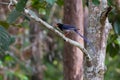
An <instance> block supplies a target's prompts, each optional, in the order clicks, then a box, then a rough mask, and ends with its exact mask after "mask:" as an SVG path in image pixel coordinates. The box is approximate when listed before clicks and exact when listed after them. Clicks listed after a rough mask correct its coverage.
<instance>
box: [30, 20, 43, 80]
mask: <svg viewBox="0 0 120 80" xmlns="http://www.w3.org/2000/svg"><path fill="white" fill-rule="evenodd" d="M30 35H31V37H30V42H31V43H32V44H34V45H33V46H32V47H31V54H32V65H33V66H32V67H33V68H34V69H35V72H34V73H33V75H32V78H31V80H43V68H42V65H41V60H42V59H41V57H42V45H43V44H42V39H41V35H42V32H41V30H40V27H39V24H38V23H36V22H34V21H31V22H30Z"/></svg>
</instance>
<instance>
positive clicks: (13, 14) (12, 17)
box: [7, 0, 27, 24]
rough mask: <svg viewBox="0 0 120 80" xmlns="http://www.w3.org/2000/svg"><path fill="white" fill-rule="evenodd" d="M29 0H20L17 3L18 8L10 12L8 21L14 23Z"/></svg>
mask: <svg viewBox="0 0 120 80" xmlns="http://www.w3.org/2000/svg"><path fill="white" fill-rule="evenodd" d="M26 3H27V0H19V2H18V3H17V5H16V8H15V9H14V10H13V11H12V12H11V13H10V14H9V16H8V18H7V22H8V23H9V24H10V23H13V22H14V21H16V19H17V18H18V17H19V16H20V15H21V12H22V11H23V10H24V8H25V5H26Z"/></svg>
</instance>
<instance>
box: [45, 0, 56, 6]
mask: <svg viewBox="0 0 120 80" xmlns="http://www.w3.org/2000/svg"><path fill="white" fill-rule="evenodd" d="M46 2H47V3H49V4H51V5H53V4H54V2H55V0H46Z"/></svg>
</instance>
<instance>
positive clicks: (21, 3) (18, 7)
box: [16, 0, 28, 12]
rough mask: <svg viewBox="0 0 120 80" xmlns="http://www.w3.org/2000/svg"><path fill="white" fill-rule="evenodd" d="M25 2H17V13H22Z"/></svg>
mask: <svg viewBox="0 0 120 80" xmlns="http://www.w3.org/2000/svg"><path fill="white" fill-rule="evenodd" d="M27 1H28V0H19V2H18V3H17V5H16V10H17V11H19V12H22V11H23V10H24V8H25V5H26V3H27Z"/></svg>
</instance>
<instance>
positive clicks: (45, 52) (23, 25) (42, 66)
mask: <svg viewBox="0 0 120 80" xmlns="http://www.w3.org/2000/svg"><path fill="white" fill-rule="evenodd" d="M119 1H120V0H119ZM24 2H25V3H24ZM26 2H27V3H26ZM93 3H94V4H95V5H98V4H99V2H98V0H93ZM63 4H64V0H28V1H27V0H19V4H17V5H16V6H15V5H12V4H10V1H9V0H0V80H63V64H62V53H63V48H64V40H63V39H61V38H60V37H58V36H57V35H56V34H54V33H52V32H51V31H49V30H48V29H46V28H44V26H43V25H41V24H39V23H37V22H35V21H34V20H32V19H30V18H29V17H28V16H26V14H24V13H23V12H22V10H23V9H24V7H25V6H26V7H27V8H29V9H31V10H33V11H34V12H35V13H37V14H38V15H39V17H40V18H42V19H43V20H44V21H46V22H47V23H49V24H51V25H52V26H54V24H55V23H56V22H62V19H63V15H64V14H63ZM83 4H84V7H85V6H87V5H86V2H85V0H83ZM108 5H109V6H112V7H113V10H112V11H111V12H110V14H109V20H110V21H111V24H112V26H113V29H112V30H111V32H110V34H109V38H108V43H107V49H106V53H107V54H106V62H105V63H106V66H107V72H106V73H105V80H119V79H120V58H119V57H120V36H119V35H120V14H119V13H120V7H117V6H116V5H118V4H116V3H114V2H113V1H112V0H108ZM14 8H15V9H14Z"/></svg>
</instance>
